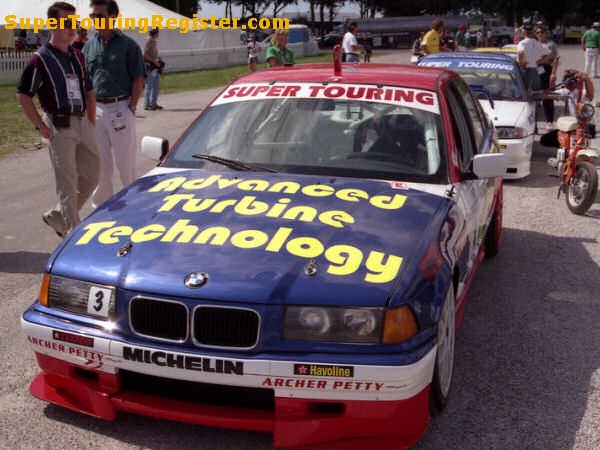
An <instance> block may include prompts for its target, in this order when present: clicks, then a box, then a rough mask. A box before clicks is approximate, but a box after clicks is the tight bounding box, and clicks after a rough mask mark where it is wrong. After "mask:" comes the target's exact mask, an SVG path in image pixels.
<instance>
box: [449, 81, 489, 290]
mask: <svg viewBox="0 0 600 450" xmlns="http://www.w3.org/2000/svg"><path fill="white" fill-rule="evenodd" d="M446 100H447V102H448V107H449V110H450V112H451V116H452V117H451V121H452V128H453V133H454V138H455V144H456V147H457V148H456V157H457V161H456V163H457V165H458V167H459V169H460V173H461V181H460V182H459V183H457V184H456V185H455V189H456V194H455V200H456V204H457V206H458V208H459V210H460V211H461V213H462V215H463V217H464V218H465V227H464V233H465V234H466V235H465V236H464V239H465V240H466V241H465V243H464V244H465V245H464V246H463V248H462V251H461V253H460V254H459V265H460V266H461V285H460V286H459V290H460V288H462V286H463V284H464V281H466V279H467V277H468V275H469V273H470V272H471V270H472V268H473V266H474V264H475V261H476V258H477V255H478V253H479V248H480V247H481V243H482V242H483V236H484V233H485V230H486V228H487V225H488V223H489V214H490V208H491V205H492V201H493V195H494V183H495V180H494V179H485V180H480V179H477V178H476V177H475V176H474V175H473V172H472V161H473V157H474V156H475V155H476V154H481V153H489V152H491V151H494V148H495V143H494V128H493V126H492V125H491V124H490V122H489V121H488V119H487V117H486V116H485V114H484V113H483V111H482V110H481V107H480V106H479V103H478V102H477V101H476V100H475V99H474V98H473V96H472V95H471V92H470V90H469V88H468V87H467V85H466V84H465V82H464V81H463V80H462V79H459V78H457V79H455V80H453V81H452V82H451V83H449V84H448V86H447V90H446ZM457 298H459V295H457Z"/></svg>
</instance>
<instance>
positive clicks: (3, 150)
mask: <svg viewBox="0 0 600 450" xmlns="http://www.w3.org/2000/svg"><path fill="white" fill-rule="evenodd" d="M15 92H16V89H15V85H14V84H4V85H0V117H1V118H2V120H0V158H2V157H4V156H5V155H7V154H9V153H13V152H15V151H17V150H21V149H23V148H32V147H35V146H36V145H37V144H39V143H40V142H41V139H40V135H39V133H38V132H37V130H36V129H35V128H34V127H33V125H32V124H31V122H29V119H28V118H27V117H25V114H23V111H21V107H20V105H19V102H17V98H16V96H15Z"/></svg>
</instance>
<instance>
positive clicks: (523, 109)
mask: <svg viewBox="0 0 600 450" xmlns="http://www.w3.org/2000/svg"><path fill="white" fill-rule="evenodd" d="M481 106H483V109H484V111H485V113H486V114H487V115H488V117H490V118H491V119H492V120H493V122H494V126H496V127H523V128H525V129H527V130H529V131H530V132H531V133H533V126H534V123H533V120H534V118H533V114H532V113H531V117H529V115H530V111H533V110H532V109H531V108H530V107H529V103H527V102H515V101H503V100H494V108H493V109H492V107H491V105H490V102H489V101H487V100H482V101H481Z"/></svg>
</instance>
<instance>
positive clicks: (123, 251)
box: [117, 242, 133, 257]
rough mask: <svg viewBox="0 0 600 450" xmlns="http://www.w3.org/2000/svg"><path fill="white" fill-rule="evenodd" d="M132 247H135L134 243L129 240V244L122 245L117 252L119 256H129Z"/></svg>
mask: <svg viewBox="0 0 600 450" xmlns="http://www.w3.org/2000/svg"><path fill="white" fill-rule="evenodd" d="M131 247H133V244H132V243H131V242H128V243H127V244H125V245H124V246H123V247H121V248H120V249H119V251H118V252H117V256H119V257H122V256H127V254H128V253H129V251H130V250H131Z"/></svg>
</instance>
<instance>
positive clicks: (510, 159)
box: [419, 52, 535, 178]
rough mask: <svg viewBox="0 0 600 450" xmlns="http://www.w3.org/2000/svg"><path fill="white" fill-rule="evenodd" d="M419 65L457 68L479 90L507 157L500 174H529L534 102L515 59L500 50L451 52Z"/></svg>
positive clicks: (533, 127) (516, 176)
mask: <svg viewBox="0 0 600 450" xmlns="http://www.w3.org/2000/svg"><path fill="white" fill-rule="evenodd" d="M419 65H420V66H426V67H440V68H446V69H449V70H453V71H455V72H458V73H459V74H460V75H461V76H462V77H463V78H464V80H465V81H466V82H467V83H468V84H469V86H470V87H471V88H472V89H474V90H475V91H476V92H477V93H478V94H483V95H479V100H480V102H481V105H482V106H483V108H484V109H485V112H486V113H487V114H488V116H489V117H490V118H491V119H492V120H493V122H494V125H495V126H496V131H497V132H498V139H499V140H500V148H501V149H502V152H503V153H504V154H506V157H507V163H506V164H507V166H506V174H505V175H504V178H524V177H526V176H527V175H529V173H530V171H531V155H532V152H533V137H534V131H535V102H533V101H532V100H531V99H530V98H529V97H528V93H527V88H526V86H525V81H524V80H523V76H522V75H521V71H520V69H519V65H518V64H517V62H516V61H515V60H514V59H513V58H512V57H510V56H507V55H501V54H492V53H470V52H455V53H436V54H433V55H428V56H426V57H425V58H423V59H422V60H421V61H420V62H419ZM482 91H483V92H482ZM490 100H491V101H490Z"/></svg>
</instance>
